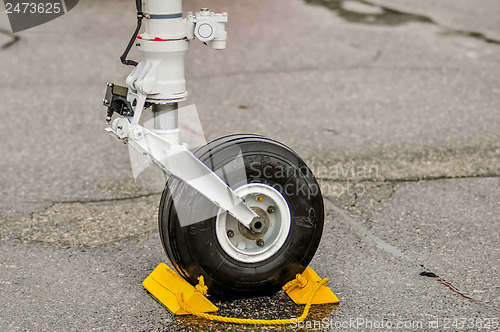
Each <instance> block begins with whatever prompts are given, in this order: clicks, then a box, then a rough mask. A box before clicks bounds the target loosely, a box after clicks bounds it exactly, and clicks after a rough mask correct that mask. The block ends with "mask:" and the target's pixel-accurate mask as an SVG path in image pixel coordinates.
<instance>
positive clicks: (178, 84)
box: [105, 0, 258, 228]
mask: <svg viewBox="0 0 500 332" xmlns="http://www.w3.org/2000/svg"><path fill="white" fill-rule="evenodd" d="M143 11H144V13H143V20H144V21H145V31H144V33H142V34H141V35H139V36H138V37H137V46H138V48H139V50H140V52H141V54H142V58H143V59H142V61H141V62H140V63H139V64H138V65H137V66H136V67H135V69H134V70H133V71H132V73H131V74H130V75H129V76H128V77H127V80H126V83H127V86H128V94H127V96H126V105H125V106H124V107H122V109H120V111H121V112H122V113H120V114H122V115H123V114H125V115H126V114H132V113H133V116H128V117H127V116H126V117H121V118H117V119H115V121H113V124H112V125H111V127H110V128H107V131H108V132H110V133H112V134H113V135H114V136H115V137H117V138H119V139H122V140H124V141H126V142H128V143H129V144H130V145H131V146H132V147H134V148H135V149H137V150H138V151H139V152H140V153H141V154H143V155H147V156H149V157H151V158H152V159H153V160H154V161H155V163H156V164H157V165H158V166H159V167H160V168H162V169H163V170H164V171H165V172H166V173H168V174H169V175H174V176H176V177H177V178H179V179H181V180H183V181H185V182H186V183H188V184H189V185H190V186H192V187H193V188H194V189H196V190H197V191H198V192H199V193H201V194H202V195H204V196H205V197H207V198H208V199H209V200H211V201H212V202H213V203H214V204H216V205H218V206H219V207H220V208H222V209H224V210H226V211H228V212H229V213H230V214H231V215H233V216H234V217H235V218H236V219H237V220H238V221H240V222H241V223H242V224H243V225H245V226H246V227H249V228H250V227H251V224H252V221H253V220H254V219H256V218H258V216H257V214H256V213H255V212H254V211H253V210H252V209H250V208H249V207H248V206H247V205H246V204H245V203H244V202H243V201H242V200H241V199H240V198H239V197H238V196H237V195H236V194H235V193H234V191H233V190H232V189H231V188H229V187H228V186H227V185H226V183H225V182H224V181H222V180H221V179H220V178H219V177H218V176H217V175H216V174H215V173H214V172H213V171H212V170H211V169H210V168H208V167H207V166H206V165H205V164H203V163H202V162H201V161H200V160H199V159H197V158H196V157H195V156H194V155H193V154H192V153H191V151H189V150H188V149H187V147H186V146H185V145H183V144H179V129H178V123H177V115H178V114H177V110H178V103H179V102H181V101H184V100H186V98H187V90H186V79H185V76H184V62H185V57H186V53H187V51H188V50H189V43H190V40H191V39H194V38H196V39H199V40H200V41H201V42H203V43H205V44H206V45H208V46H210V47H211V48H213V49H224V48H225V47H226V39H227V32H226V28H225V25H226V22H227V14H226V13H221V14H216V13H214V12H210V11H209V10H208V9H202V10H201V11H199V12H197V13H195V14H193V13H191V12H189V13H187V16H186V18H183V17H182V1H181V0H144V6H143ZM113 87H114V85H112V84H111V85H109V86H108V92H107V94H106V97H105V105H107V106H108V107H109V105H111V104H112V103H113V100H112V96H111V95H114V93H111V92H109V91H114V90H113ZM122 98H124V97H122ZM146 104H152V105H153V107H152V109H153V114H154V129H152V130H149V129H146V128H144V127H142V126H141V125H139V119H140V117H141V114H142V111H143V109H144V107H145V106H146ZM123 109H126V111H127V112H126V113H125V112H123ZM112 112H113V111H111V114H112ZM108 116H109V109H108Z"/></svg>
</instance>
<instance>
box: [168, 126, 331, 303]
mask: <svg viewBox="0 0 500 332" xmlns="http://www.w3.org/2000/svg"><path fill="white" fill-rule="evenodd" d="M235 145H236V146H237V147H238V148H239V149H234V146H235ZM231 147H232V148H231ZM239 150H241V154H242V156H243V160H244V165H245V170H246V173H247V174H246V176H247V178H248V180H249V181H248V182H259V183H265V184H268V185H270V186H273V187H274V188H276V189H278V191H279V188H283V187H284V185H285V184H286V186H287V187H286V188H288V189H287V190H283V191H281V194H282V195H283V197H284V198H285V200H286V202H287V203H288V206H289V208H290V212H291V228H290V231H289V234H288V237H287V239H286V241H285V243H284V244H283V245H282V247H281V248H280V249H279V251H278V252H277V253H276V254H274V255H273V256H271V257H270V258H268V259H266V260H264V261H261V262H258V263H243V262H241V261H237V260H235V259H233V258H231V257H230V256H228V255H227V254H226V252H225V251H224V250H223V249H222V247H221V246H220V245H219V242H218V240H217V237H216V232H215V222H216V218H215V217H213V218H209V219H207V220H204V221H202V222H199V223H196V224H193V225H190V226H186V227H182V226H181V225H180V223H179V219H178V216H177V213H176V210H177V209H184V210H183V211H184V213H188V214H189V215H190V216H192V217H193V220H195V219H194V218H197V217H198V216H199V215H200V214H199V212H200V211H204V212H206V211H212V210H213V211H217V210H218V208H217V207H216V206H215V205H214V204H213V203H211V202H210V201H208V200H207V199H206V198H204V197H203V196H202V195H201V194H199V193H197V192H196V191H195V190H194V189H192V188H191V187H189V186H188V185H187V184H186V183H184V182H182V181H180V180H178V179H175V178H170V179H169V180H168V182H167V186H166V187H165V190H164V191H163V195H162V198H161V202H160V210H159V229H160V237H161V240H162V244H163V247H164V249H165V251H166V253H167V256H168V258H169V260H170V262H171V263H172V265H173V266H174V268H175V269H176V270H177V272H178V273H179V274H180V275H181V276H183V277H184V278H185V279H186V280H187V281H189V282H190V283H191V284H193V285H194V284H196V283H197V278H198V276H200V275H203V276H204V278H205V282H206V284H207V286H208V289H209V294H211V295H214V296H218V297H224V298H241V297H255V296H261V295H270V294H273V293H275V292H276V291H278V290H279V289H280V288H281V287H282V286H283V285H284V284H285V283H286V282H288V281H290V280H292V279H293V278H294V277H295V275H296V274H297V273H301V272H302V271H303V270H304V269H305V267H307V265H308V264H309V262H310V261H311V259H312V258H313V256H314V254H315V252H316V249H317V248H318V245H319V242H320V240H321V234H322V232H323V222H324V207H323V198H322V195H321V191H320V188H319V185H318V183H317V181H316V179H315V177H314V175H313V173H312V172H311V171H310V170H309V168H308V167H307V165H306V164H305V163H304V161H302V159H301V158H300V157H299V156H298V155H297V154H296V153H294V152H293V151H292V150H291V149H289V148H288V147H286V146H285V145H283V144H281V143H279V142H276V141H273V140H270V139H266V138H264V137H261V136H257V135H232V136H226V137H222V138H219V139H217V140H215V141H212V142H210V143H208V144H207V145H205V146H203V147H201V148H199V149H197V150H196V151H194V154H195V155H196V156H197V157H198V158H199V159H200V160H201V161H203V162H204V163H205V164H206V165H207V166H208V167H210V168H211V169H212V170H214V171H217V170H218V169H219V168H221V167H223V166H224V165H226V164H227V163H228V162H230V161H232V160H233V159H234V158H235V157H236V156H235V155H234V154H235V151H239ZM280 167H281V168H283V167H286V169H288V170H289V172H288V173H287V174H286V176H280V177H275V176H273V170H274V169H276V168H280ZM257 170H259V171H257ZM274 174H276V172H275V173H274ZM227 178H231V177H230V176H229V177H227ZM227 178H225V179H224V180H225V181H226V182H227ZM233 182H234V181H233ZM236 182H238V183H228V185H229V186H230V187H231V188H233V189H236V188H237V187H239V186H241V185H244V184H246V181H245V182H241V181H236ZM173 195H174V197H176V198H177V197H179V199H178V200H177V199H176V204H175V206H174V204H173V199H172V196H173ZM178 195H180V196H178ZM207 209H208V210H207ZM213 215H216V213H214V214H213Z"/></svg>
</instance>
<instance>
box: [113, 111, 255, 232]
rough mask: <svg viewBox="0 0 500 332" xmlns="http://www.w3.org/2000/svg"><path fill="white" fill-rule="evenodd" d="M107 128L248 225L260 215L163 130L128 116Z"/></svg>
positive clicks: (164, 169) (118, 119)
mask: <svg viewBox="0 0 500 332" xmlns="http://www.w3.org/2000/svg"><path fill="white" fill-rule="evenodd" d="M106 131H107V132H109V133H111V134H112V135H113V136H115V137H118V138H120V139H122V140H124V141H126V142H127V143H128V144H129V145H130V146H131V147H133V148H134V149H135V150H137V151H139V153H141V154H143V155H144V156H149V157H151V159H152V160H153V162H154V163H155V164H156V165H157V166H158V167H160V169H162V170H163V171H164V172H165V173H167V174H168V175H171V176H175V177H176V178H178V179H180V180H182V181H184V182H186V183H187V184H188V185H189V186H191V187H193V188H194V189H195V190H196V191H198V192H199V193H200V194H202V195H203V196H205V197H206V198H207V199H209V200H210V201H212V202H213V203H214V204H215V205H217V206H218V207H220V208H221V209H223V210H225V211H227V212H228V213H229V214H231V215H232V216H233V217H234V218H236V219H237V220H238V221H239V222H240V223H241V224H243V225H244V226H245V227H247V228H250V225H251V224H252V221H253V220H254V218H258V217H259V216H258V215H257V214H256V213H255V212H254V211H253V210H252V209H250V208H249V207H248V206H247V205H246V204H245V203H244V202H243V201H242V200H241V199H240V198H239V197H238V196H237V195H236V194H235V193H234V191H233V190H232V189H231V188H230V187H229V186H228V185H227V184H226V183H225V182H224V181H222V179H221V178H220V177H219V176H217V174H215V173H214V172H213V171H212V170H211V169H210V168H209V167H208V166H207V165H205V164H204V163H203V162H201V161H200V160H199V159H198V158H196V156H195V155H194V154H193V153H192V152H191V151H189V149H188V148H187V147H186V146H185V145H179V144H172V143H171V142H169V141H168V140H167V139H166V138H164V137H162V133H164V131H162V130H154V131H153V130H149V129H146V128H144V127H143V126H141V125H139V124H134V123H131V122H130V121H129V119H127V118H117V119H115V120H114V121H113V124H112V126H111V127H109V128H107V130H106Z"/></svg>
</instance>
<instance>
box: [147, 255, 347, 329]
mask: <svg viewBox="0 0 500 332" xmlns="http://www.w3.org/2000/svg"><path fill="white" fill-rule="evenodd" d="M198 281H199V283H198V285H196V287H193V286H192V285H191V284H189V283H188V282H187V281H186V280H184V279H183V278H182V277H180V276H179V275H177V273H175V272H174V271H173V270H172V269H171V268H169V267H168V266H167V265H166V264H164V263H160V264H159V265H158V266H157V267H156V269H155V270H154V271H153V272H152V273H151V274H150V275H149V276H148V277H147V278H146V280H144V282H143V283H142V285H143V286H144V288H146V289H147V290H148V291H149V293H151V294H152V295H153V296H154V297H155V298H156V299H157V300H158V301H159V302H161V303H162V304H163V305H165V306H166V307H167V308H168V310H170V311H171V312H172V313H173V314H175V315H187V314H193V315H196V316H199V317H202V318H206V319H209V320H215V321H222V322H228V323H235V324H261V325H262V324H265V325H278V324H279V325H284V324H289V323H290V319H274V320H263V319H239V318H231V317H222V316H216V315H211V314H206V313H207V312H215V311H217V310H218V308H217V307H216V306H215V305H214V304H212V302H210V300H208V299H207V298H206V297H205V294H206V292H207V287H206V286H205V284H204V281H203V276H200V277H199V278H198ZM327 282H328V279H327V278H325V279H321V278H320V277H319V276H318V275H317V274H316V272H314V271H313V269H312V268H311V267H309V266H308V267H307V268H306V269H305V270H304V272H302V274H298V275H297V276H296V278H295V279H293V280H292V281H290V282H288V283H287V284H286V285H285V286H283V290H285V292H286V293H287V294H288V296H289V297H290V298H291V299H292V300H293V302H295V303H296V304H305V305H306V306H305V308H304V312H303V314H302V315H301V316H300V317H298V318H296V319H295V321H297V322H298V321H302V320H304V319H305V318H306V317H307V315H308V313H309V308H310V306H311V304H336V303H339V299H338V298H337V296H335V294H333V292H332V291H331V290H330V288H328V286H326V283H327Z"/></svg>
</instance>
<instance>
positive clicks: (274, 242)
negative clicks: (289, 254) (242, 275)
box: [216, 183, 291, 263]
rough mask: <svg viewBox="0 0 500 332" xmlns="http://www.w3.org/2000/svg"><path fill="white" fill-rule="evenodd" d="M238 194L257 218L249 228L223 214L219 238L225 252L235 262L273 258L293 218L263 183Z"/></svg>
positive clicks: (281, 199)
mask: <svg viewBox="0 0 500 332" xmlns="http://www.w3.org/2000/svg"><path fill="white" fill-rule="evenodd" d="M235 193H236V194H237V195H238V196H239V197H240V198H242V199H243V200H244V201H245V202H246V204H247V205H248V206H250V207H251V209H252V210H253V211H254V212H255V213H256V214H257V217H256V218H254V220H253V221H252V223H251V224H250V228H247V227H245V226H244V225H242V224H240V223H239V222H238V221H237V220H236V219H235V218H233V217H232V216H231V215H229V214H228V213H227V212H225V211H223V210H220V211H219V214H218V216H217V220H216V236H217V240H218V241H219V244H220V246H221V247H222V249H223V250H224V251H225V252H226V253H227V254H228V255H229V256H230V257H232V258H234V259H235V260H238V261H241V262H245V263H255V262H260V261H263V260H265V259H268V258H270V257H271V256H272V255H274V254H275V253H276V252H278V251H279V249H280V248H281V247H282V246H283V244H284V243H285V241H286V239H287V237H288V233H289V232H290V227H291V214H290V209H289V207H288V204H287V202H286V200H285V198H284V197H283V196H282V195H281V193H280V192H279V191H277V190H276V189H274V188H272V187H271V186H268V185H266V184H263V183H250V184H247V185H244V186H242V187H239V188H237V189H236V190H235Z"/></svg>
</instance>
